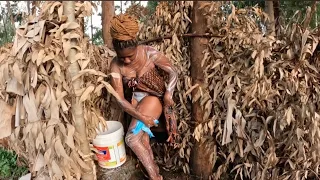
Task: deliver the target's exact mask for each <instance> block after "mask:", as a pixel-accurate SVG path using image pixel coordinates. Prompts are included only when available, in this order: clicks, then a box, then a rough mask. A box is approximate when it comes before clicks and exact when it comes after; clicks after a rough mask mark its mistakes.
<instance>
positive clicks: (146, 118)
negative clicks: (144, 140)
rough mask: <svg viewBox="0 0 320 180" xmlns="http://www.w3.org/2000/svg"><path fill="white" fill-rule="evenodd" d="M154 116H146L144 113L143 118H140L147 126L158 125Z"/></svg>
mask: <svg viewBox="0 0 320 180" xmlns="http://www.w3.org/2000/svg"><path fill="white" fill-rule="evenodd" d="M155 120H156V119H155V118H153V117H151V116H146V115H144V116H143V119H142V122H143V123H144V124H145V125H146V126H148V127H149V128H150V127H153V126H158V125H157V124H156V123H155Z"/></svg>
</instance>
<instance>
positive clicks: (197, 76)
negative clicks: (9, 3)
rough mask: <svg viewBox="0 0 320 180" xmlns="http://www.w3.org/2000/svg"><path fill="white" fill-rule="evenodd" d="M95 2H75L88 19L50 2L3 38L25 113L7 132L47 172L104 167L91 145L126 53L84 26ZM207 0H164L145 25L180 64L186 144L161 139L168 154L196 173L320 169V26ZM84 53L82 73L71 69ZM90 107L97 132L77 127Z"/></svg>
mask: <svg viewBox="0 0 320 180" xmlns="http://www.w3.org/2000/svg"><path fill="white" fill-rule="evenodd" d="M92 5H93V4H92V3H89V2H84V3H79V2H77V3H75V12H74V14H75V18H76V21H75V22H70V21H69V20H67V19H68V18H67V16H66V15H65V14H64V13H65V12H66V11H67V10H66V9H64V4H62V3H60V2H58V1H57V2H45V3H44V4H43V5H42V8H41V14H40V16H39V17H35V18H33V19H31V20H30V21H29V22H28V23H26V24H25V25H23V26H21V27H20V28H19V29H17V31H16V36H15V41H14V42H13V44H8V45H6V46H3V47H1V48H0V53H1V54H0V74H1V75H0V106H1V107H3V108H1V109H4V110H3V112H4V113H3V114H4V119H3V120H2V121H3V122H5V123H7V124H11V118H13V119H14V122H15V125H14V130H13V132H12V134H11V132H6V135H9V134H11V136H10V147H11V148H12V149H13V150H15V151H16V152H17V153H18V154H19V155H21V156H24V157H25V158H26V159H27V160H28V161H29V163H30V171H31V172H33V173H34V174H33V175H34V176H35V177H37V178H36V179H40V178H41V177H42V178H43V177H47V178H49V177H50V178H51V179H52V178H56V179H73V178H76V179H80V177H81V176H83V175H88V174H93V175H95V164H94V163H93V161H92V159H93V157H94V156H93V151H91V152H89V153H88V152H82V151H83V149H85V148H87V149H88V148H89V145H88V142H90V141H91V140H92V139H93V138H94V137H95V136H96V128H97V126H98V124H99V123H102V124H105V120H106V119H107V120H108V118H109V117H113V115H114V113H115V111H114V109H112V108H113V106H112V105H111V104H112V103H111V99H112V95H111V94H110V93H112V94H113V95H116V94H114V92H113V89H112V88H111V86H110V85H109V83H108V73H109V72H108V68H107V67H108V66H109V64H110V61H111V59H112V57H114V56H115V53H114V52H113V51H111V50H110V49H109V48H108V47H97V46H95V45H92V44H91V43H89V40H88V38H86V37H84V36H83V32H82V31H81V28H80V26H79V22H80V21H81V18H82V17H83V16H88V15H90V13H91V10H92V8H93V7H92ZM196 7H197V9H195V7H194V2H190V1H180V2H170V3H168V2H162V3H160V5H158V7H157V9H156V12H155V14H154V15H153V16H152V17H150V18H149V19H148V20H146V21H144V22H143V23H141V26H140V33H139V39H140V40H141V42H142V43H144V44H149V45H152V46H154V47H156V48H157V49H158V50H160V51H162V52H164V53H165V54H166V56H167V57H168V58H169V59H170V60H171V61H172V62H173V64H174V65H175V66H176V67H177V69H178V73H179V81H178V84H177V88H176V92H175V101H176V103H177V105H176V111H177V115H178V120H179V124H178V132H179V136H178V138H177V141H176V143H175V144H174V146H169V145H167V144H165V143H156V144H154V146H153V148H154V149H158V147H160V149H161V150H160V151H159V154H158V155H157V156H156V159H157V162H158V163H159V164H160V165H161V167H162V168H164V169H166V170H183V171H184V173H187V174H188V173H192V174H201V173H202V172H198V170H197V169H196V168H195V167H196V166H202V168H205V169H206V170H204V171H206V172H208V171H209V172H210V177H207V178H210V179H234V178H236V179H238V178H241V179H293V178H297V179H310V178H316V177H318V174H319V164H320V163H319V162H320V160H319V153H320V145H319V141H320V124H319V118H320V115H319V114H320V107H319V105H318V104H319V95H320V89H319V88H320V86H319V82H320V73H319V68H320V64H319V62H318V57H319V55H318V54H319V52H318V50H317V47H318V43H319V32H318V31H317V29H315V30H312V29H310V28H309V27H308V26H306V25H305V24H306V23H305V22H306V21H308V19H307V18H305V19H304V20H303V21H301V19H303V17H300V16H301V14H296V15H295V16H294V17H293V18H292V21H291V22H289V23H287V24H283V25H282V26H280V29H279V31H278V34H277V35H270V34H267V33H266V32H265V31H264V29H263V28H262V25H261V24H263V23H264V22H265V21H266V20H267V16H266V14H265V13H264V12H263V11H262V10H261V9H260V8H258V7H250V8H246V9H237V8H235V7H234V6H233V5H232V4H229V3H225V2H224V3H222V2H204V3H201V4H198V3H197V4H196ZM198 8H200V9H198ZM308 12H309V13H310V11H308ZM200 15H202V17H203V19H202V22H204V23H205V28H202V31H204V32H198V31H201V29H200V30H197V32H194V30H195V28H196V27H194V26H193V25H194V24H192V23H196V22H193V21H192V19H194V18H195V17H200ZM308 16H310V14H307V15H306V17H308ZM150 39H153V40H152V41H149V40H150ZM197 45H198V46H199V47H197ZM197 48H198V49H199V48H200V49H201V48H203V52H197V51H196V50H198V49H197ZM70 51H73V52H74V56H73V57H72V58H70V56H69V53H70ZM196 53H199V54H200V56H196V57H195V54H196ZM74 63H76V64H77V65H78V66H79V71H78V73H76V74H71V73H70V69H69V68H70V66H71V64H74ZM77 80H79V82H78V83H79V84H78V86H74V82H75V81H77ZM103 88H107V90H108V92H109V93H107V94H103V93H102V89H103ZM74 104H77V105H78V106H77V108H80V109H82V113H80V114H79V113H78V111H76V110H75V107H74V106H71V105H74ZM79 116H81V117H82V118H83V120H84V121H83V122H85V128H86V136H85V137H84V134H79V132H77V131H76V130H75V129H77V118H79ZM7 126H8V125H7ZM85 141H86V142H87V145H85V143H84V142H85ZM85 146H86V147H85ZM89 151H90V150H89ZM201 162H202V164H201ZM199 163H200V164H199ZM204 177H206V176H205V175H204Z"/></svg>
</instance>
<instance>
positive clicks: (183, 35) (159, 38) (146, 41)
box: [139, 34, 224, 44]
mask: <svg viewBox="0 0 320 180" xmlns="http://www.w3.org/2000/svg"><path fill="white" fill-rule="evenodd" d="M172 36H173V35H169V36H164V37H157V38H153V39H148V40H145V41H141V42H139V44H147V43H150V42H154V41H160V40H164V39H171V38H172ZM177 36H178V37H203V38H211V37H219V38H222V37H224V36H222V35H216V34H180V35H177Z"/></svg>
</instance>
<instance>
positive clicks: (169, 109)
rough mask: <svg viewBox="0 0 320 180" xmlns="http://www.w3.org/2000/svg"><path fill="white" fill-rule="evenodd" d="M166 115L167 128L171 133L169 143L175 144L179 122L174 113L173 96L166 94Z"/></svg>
mask: <svg viewBox="0 0 320 180" xmlns="http://www.w3.org/2000/svg"><path fill="white" fill-rule="evenodd" d="M163 101H164V114H165V118H166V127H167V131H168V133H169V138H168V140H167V141H168V142H171V143H174V139H175V136H176V135H177V121H176V116H175V114H174V111H173V107H174V101H173V99H172V95H171V93H169V92H166V93H165V95H164V99H163Z"/></svg>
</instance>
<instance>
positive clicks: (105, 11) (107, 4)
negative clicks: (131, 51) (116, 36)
mask: <svg viewBox="0 0 320 180" xmlns="http://www.w3.org/2000/svg"><path fill="white" fill-rule="evenodd" d="M114 11H115V10H114V1H102V16H101V18H102V37H103V42H104V44H105V45H107V46H108V48H110V49H113V45H112V38H111V34H110V21H111V19H112V17H113V16H114V15H115V12H114Z"/></svg>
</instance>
